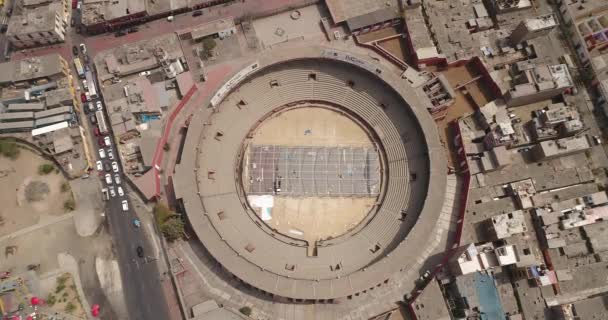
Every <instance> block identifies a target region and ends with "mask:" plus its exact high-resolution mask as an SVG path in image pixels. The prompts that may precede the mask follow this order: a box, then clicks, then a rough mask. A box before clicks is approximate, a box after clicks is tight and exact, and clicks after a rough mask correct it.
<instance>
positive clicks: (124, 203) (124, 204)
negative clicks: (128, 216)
mask: <svg viewBox="0 0 608 320" xmlns="http://www.w3.org/2000/svg"><path fill="white" fill-rule="evenodd" d="M121 203H122V211H129V203H128V202H127V200H122V202H121Z"/></svg>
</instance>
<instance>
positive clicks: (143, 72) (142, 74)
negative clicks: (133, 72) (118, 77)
mask: <svg viewBox="0 0 608 320" xmlns="http://www.w3.org/2000/svg"><path fill="white" fill-rule="evenodd" d="M151 74H152V72H150V71H142V72H140V73H139V75H140V76H142V77H146V76H149V75H151Z"/></svg>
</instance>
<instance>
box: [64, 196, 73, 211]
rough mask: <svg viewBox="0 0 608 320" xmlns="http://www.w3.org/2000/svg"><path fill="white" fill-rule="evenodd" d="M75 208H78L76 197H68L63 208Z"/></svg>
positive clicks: (66, 209)
mask: <svg viewBox="0 0 608 320" xmlns="http://www.w3.org/2000/svg"><path fill="white" fill-rule="evenodd" d="M74 208H76V203H75V202H74V199H68V200H66V201H65V202H64V203H63V209H65V211H73V210H74Z"/></svg>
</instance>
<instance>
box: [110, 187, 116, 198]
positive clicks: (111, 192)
mask: <svg viewBox="0 0 608 320" xmlns="http://www.w3.org/2000/svg"><path fill="white" fill-rule="evenodd" d="M109 189H110V196H111V197H112V198H114V197H116V190H115V189H114V187H113V186H110V188H109Z"/></svg>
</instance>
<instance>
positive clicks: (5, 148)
mask: <svg viewBox="0 0 608 320" xmlns="http://www.w3.org/2000/svg"><path fill="white" fill-rule="evenodd" d="M19 152H20V149H19V146H18V145H17V144H16V143H15V142H14V141H10V140H0V154H2V155H3V156H4V157H7V158H9V159H12V160H15V159H17V157H19Z"/></svg>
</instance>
